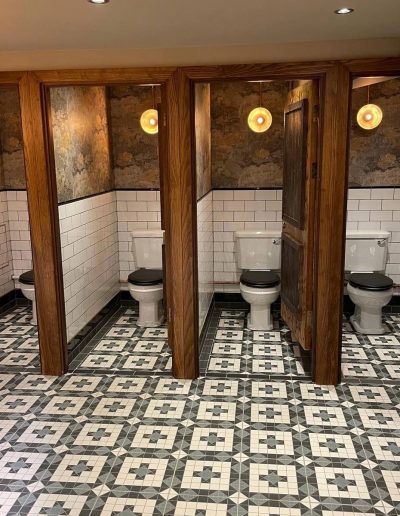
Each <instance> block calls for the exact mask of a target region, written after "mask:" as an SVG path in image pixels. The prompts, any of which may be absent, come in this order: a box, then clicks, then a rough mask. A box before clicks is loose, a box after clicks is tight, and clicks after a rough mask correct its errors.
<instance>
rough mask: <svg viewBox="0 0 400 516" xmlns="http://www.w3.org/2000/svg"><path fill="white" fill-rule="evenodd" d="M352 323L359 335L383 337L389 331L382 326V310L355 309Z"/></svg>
mask: <svg viewBox="0 0 400 516" xmlns="http://www.w3.org/2000/svg"><path fill="white" fill-rule="evenodd" d="M350 321H351V323H352V325H353V326H354V328H355V329H356V331H357V332H358V333H364V334H368V335H382V334H383V333H386V332H387V329H386V328H385V327H384V326H383V324H382V308H380V307H379V308H375V307H369V308H363V310H361V309H360V307H359V306H356V307H355V310H354V315H352V316H351V317H350Z"/></svg>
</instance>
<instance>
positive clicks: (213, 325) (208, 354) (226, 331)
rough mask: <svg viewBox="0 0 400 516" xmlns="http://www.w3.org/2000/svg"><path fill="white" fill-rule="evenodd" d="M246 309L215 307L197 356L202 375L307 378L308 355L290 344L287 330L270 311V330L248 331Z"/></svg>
mask: <svg viewBox="0 0 400 516" xmlns="http://www.w3.org/2000/svg"><path fill="white" fill-rule="evenodd" d="M247 315H248V309H246V308H242V307H240V308H236V309H230V310H227V309H226V308H221V307H220V306H219V305H218V306H214V308H213V309H212V312H211V314H210V317H209V320H208V327H207V331H206V335H205V338H204V342H203V347H202V350H201V354H200V370H201V372H202V374H205V375H207V376H216V377H219V378H221V377H231V376H238V377H239V376H240V377H243V376H252V377H254V376H257V377H262V378H273V379H285V378H286V379H287V378H303V379H304V378H310V377H311V376H310V371H311V362H310V354H309V353H306V352H304V351H303V350H302V349H301V347H300V346H299V344H298V343H296V342H292V341H291V334H290V331H289V329H288V327H287V326H286V325H285V323H284V322H283V321H282V319H280V317H279V312H277V311H276V310H274V311H273V319H274V328H273V330H271V331H251V330H249V329H247V327H246V326H247V324H246V318H247Z"/></svg>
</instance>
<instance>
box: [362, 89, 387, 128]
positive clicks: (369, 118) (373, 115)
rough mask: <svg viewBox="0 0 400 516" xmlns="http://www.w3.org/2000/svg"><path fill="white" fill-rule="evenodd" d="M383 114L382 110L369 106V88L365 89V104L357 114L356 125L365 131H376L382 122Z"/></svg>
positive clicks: (375, 106) (372, 105)
mask: <svg viewBox="0 0 400 516" xmlns="http://www.w3.org/2000/svg"><path fill="white" fill-rule="evenodd" d="M382 119H383V113H382V109H381V108H380V107H379V106H377V105H376V104H370V102H369V86H368V88H367V103H366V104H365V105H364V106H362V107H361V108H360V109H359V110H358V112H357V124H358V125H359V126H360V127H362V129H366V130H367V131H369V130H371V129H376V128H377V127H378V125H379V124H380V123H381V122H382Z"/></svg>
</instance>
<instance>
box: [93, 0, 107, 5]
mask: <svg viewBox="0 0 400 516" xmlns="http://www.w3.org/2000/svg"><path fill="white" fill-rule="evenodd" d="M109 1H110V0H88V2H90V3H91V4H98V5H101V4H108V2H109Z"/></svg>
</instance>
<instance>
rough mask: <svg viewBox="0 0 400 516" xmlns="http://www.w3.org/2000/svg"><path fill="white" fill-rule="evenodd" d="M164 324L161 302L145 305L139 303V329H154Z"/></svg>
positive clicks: (141, 302) (142, 302)
mask: <svg viewBox="0 0 400 516" xmlns="http://www.w3.org/2000/svg"><path fill="white" fill-rule="evenodd" d="M163 322H164V310H163V306H162V301H156V302H155V303H154V302H150V303H145V302H144V301H140V302H139V317H138V320H137V323H136V324H137V325H138V326H140V327H141V328H156V327H158V326H161V325H162V323H163Z"/></svg>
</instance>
